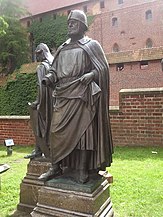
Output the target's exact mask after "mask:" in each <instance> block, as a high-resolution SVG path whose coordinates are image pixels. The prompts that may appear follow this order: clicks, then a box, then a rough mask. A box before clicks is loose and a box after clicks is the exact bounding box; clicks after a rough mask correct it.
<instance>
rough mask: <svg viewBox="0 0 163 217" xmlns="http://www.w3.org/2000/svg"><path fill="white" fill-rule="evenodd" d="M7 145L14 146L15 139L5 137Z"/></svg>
mask: <svg viewBox="0 0 163 217" xmlns="http://www.w3.org/2000/svg"><path fill="white" fill-rule="evenodd" d="M5 145H6V146H13V145H14V140H13V139H5Z"/></svg>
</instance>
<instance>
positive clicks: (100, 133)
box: [47, 37, 113, 168]
mask: <svg viewBox="0 0 163 217" xmlns="http://www.w3.org/2000/svg"><path fill="white" fill-rule="evenodd" d="M69 42H70V40H68V41H67V42H65V43H64V44H63V45H62V46H61V47H60V48H59V49H58V51H57V52H56V55H55V57H54V61H53V62H55V61H56V60H57V58H58V56H59V53H60V52H61V51H62V49H63V48H64V47H65V46H66V45H67V44H69ZM77 44H78V46H79V47H80V48H81V49H82V50H84V51H85V52H86V54H87V55H88V56H89V58H90V60H91V62H92V64H93V66H94V68H95V69H96V70H97V72H98V79H97V80H96V81H93V82H91V83H90V84H89V85H88V86H87V87H86V86H83V85H82V83H81V82H80V77H77V78H73V79H72V80H71V79H70V80H69V81H68V82H65V83H63V84H61V85H60V84H59V86H57V84H56V86H55V90H54V93H53V95H54V98H55V101H56V107H54V111H53V118H52V124H51V133H50V135H51V136H50V145H51V153H52V163H57V162H59V161H61V160H63V159H64V158H65V157H67V156H68V155H69V154H71V153H72V151H73V150H74V149H75V147H76V146H77V144H78V142H79V141H80V140H81V138H82V136H83V134H84V133H85V131H86V130H88V129H89V128H90V125H91V124H92V123H93V120H94V119H95V117H96V121H95V123H94V124H95V125H96V128H97V130H96V133H97V135H96V138H97V141H96V146H95V147H88V148H87V150H93V149H95V150H96V167H97V168H100V167H101V165H103V166H110V164H111V162H112V153H113V145H112V137H111V129H110V119H109V104H108V103H109V96H108V91H109V89H108V64H107V61H106V58H105V55H104V53H103V50H102V48H101V46H100V45H99V43H98V42H97V41H95V40H91V39H90V38H88V37H84V38H83V39H81V40H79V41H78V42H77ZM50 73H51V74H50V75H48V76H47V79H48V80H49V82H50V83H51V84H52V83H53V84H54V83H55V81H56V77H57V71H56V69H55V68H53V66H52V69H51V70H50ZM80 76H82V75H80ZM57 102H59V107H58V108H57ZM92 136H93V135H92Z"/></svg>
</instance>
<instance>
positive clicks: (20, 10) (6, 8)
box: [0, 0, 27, 19]
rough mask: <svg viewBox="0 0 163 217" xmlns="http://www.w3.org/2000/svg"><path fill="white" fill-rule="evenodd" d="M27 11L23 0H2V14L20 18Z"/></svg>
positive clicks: (0, 11)
mask: <svg viewBox="0 0 163 217" xmlns="http://www.w3.org/2000/svg"><path fill="white" fill-rule="evenodd" d="M26 13H27V10H26V9H25V7H24V6H23V1H22V0H13V1H11V0H0V15H1V16H3V17H11V18H17V19H19V18H20V16H22V15H24V14H26Z"/></svg>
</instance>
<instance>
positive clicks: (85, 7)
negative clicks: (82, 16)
mask: <svg viewBox="0 0 163 217" xmlns="http://www.w3.org/2000/svg"><path fill="white" fill-rule="evenodd" d="M83 11H84V13H87V11H88V9H87V6H86V5H85V6H84V7H83Z"/></svg>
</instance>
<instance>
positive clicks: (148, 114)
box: [111, 88, 163, 147]
mask: <svg viewBox="0 0 163 217" xmlns="http://www.w3.org/2000/svg"><path fill="white" fill-rule="evenodd" d="M111 126H112V135H113V141H114V145H120V146H125V145H129V146H138V145H141V146H161V147H163V88H147V89H131V90H129V89H123V90H121V91H120V107H119V110H117V111H115V110H112V111H111Z"/></svg>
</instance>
